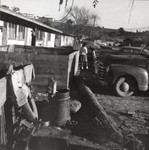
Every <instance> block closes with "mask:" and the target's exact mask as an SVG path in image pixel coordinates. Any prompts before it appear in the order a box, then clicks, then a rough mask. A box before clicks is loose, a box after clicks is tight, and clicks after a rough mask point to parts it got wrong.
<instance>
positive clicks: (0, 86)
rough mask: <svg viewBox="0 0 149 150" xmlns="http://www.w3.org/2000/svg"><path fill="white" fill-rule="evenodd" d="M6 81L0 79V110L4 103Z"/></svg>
mask: <svg viewBox="0 0 149 150" xmlns="http://www.w3.org/2000/svg"><path fill="white" fill-rule="evenodd" d="M6 84H7V80H6V78H5V77H4V78H1V79H0V108H1V107H2V106H3V105H4V103H5V101H6V86H7V85H6Z"/></svg>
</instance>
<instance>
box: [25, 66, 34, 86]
mask: <svg viewBox="0 0 149 150" xmlns="http://www.w3.org/2000/svg"><path fill="white" fill-rule="evenodd" d="M24 76H25V82H26V83H27V84H28V83H30V82H31V81H32V80H34V79H35V69H34V66H33V65H32V64H30V65H27V66H25V67H24Z"/></svg>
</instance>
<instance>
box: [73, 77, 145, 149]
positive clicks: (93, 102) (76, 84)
mask: <svg viewBox="0 0 149 150" xmlns="http://www.w3.org/2000/svg"><path fill="white" fill-rule="evenodd" d="M72 81H73V82H72V88H75V89H77V90H78V92H79V96H81V103H82V105H83V106H85V107H86V108H87V109H88V111H89V112H88V113H89V114H90V115H92V116H94V117H96V118H97V119H98V120H99V121H100V122H101V123H102V126H104V127H105V129H106V131H108V136H109V137H111V139H112V140H114V141H116V142H118V143H119V144H121V145H123V147H129V149H131V148H133V149H135V150H144V144H143V143H142V142H141V141H140V140H139V139H137V138H136V137H135V136H134V135H133V134H132V135H131V136H130V135H126V134H125V133H122V131H121V130H120V129H119V128H118V126H117V125H116V123H115V122H114V120H113V119H112V118H111V117H110V116H109V115H108V114H107V113H106V111H105V110H104V108H103V107H102V106H101V105H100V103H99V102H98V100H97V98H96V96H95V95H94V93H93V92H92V91H91V90H90V88H89V87H87V86H86V85H85V83H84V81H83V79H82V78H81V76H75V77H74V78H73V80H72Z"/></svg>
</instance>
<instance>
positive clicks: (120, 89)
mask: <svg viewBox="0 0 149 150" xmlns="http://www.w3.org/2000/svg"><path fill="white" fill-rule="evenodd" d="M133 85H134V84H133V80H132V79H131V78H129V77H120V78H119V79H118V80H117V81H116V83H115V90H116V93H117V95H119V96H121V97H129V96H131V95H133V94H134V86H133Z"/></svg>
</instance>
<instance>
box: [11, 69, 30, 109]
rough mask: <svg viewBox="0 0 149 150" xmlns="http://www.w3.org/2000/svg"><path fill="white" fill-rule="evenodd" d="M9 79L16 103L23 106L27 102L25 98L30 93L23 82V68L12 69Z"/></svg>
mask: <svg viewBox="0 0 149 150" xmlns="http://www.w3.org/2000/svg"><path fill="white" fill-rule="evenodd" d="M11 79H12V85H13V89H14V93H15V95H16V101H17V104H18V106H19V107H20V106H23V105H24V104H25V103H26V102H27V98H28V96H29V94H30V89H29V88H28V87H27V86H26V84H25V79H24V71H23V69H20V70H18V71H14V72H13V73H12V75H11Z"/></svg>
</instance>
